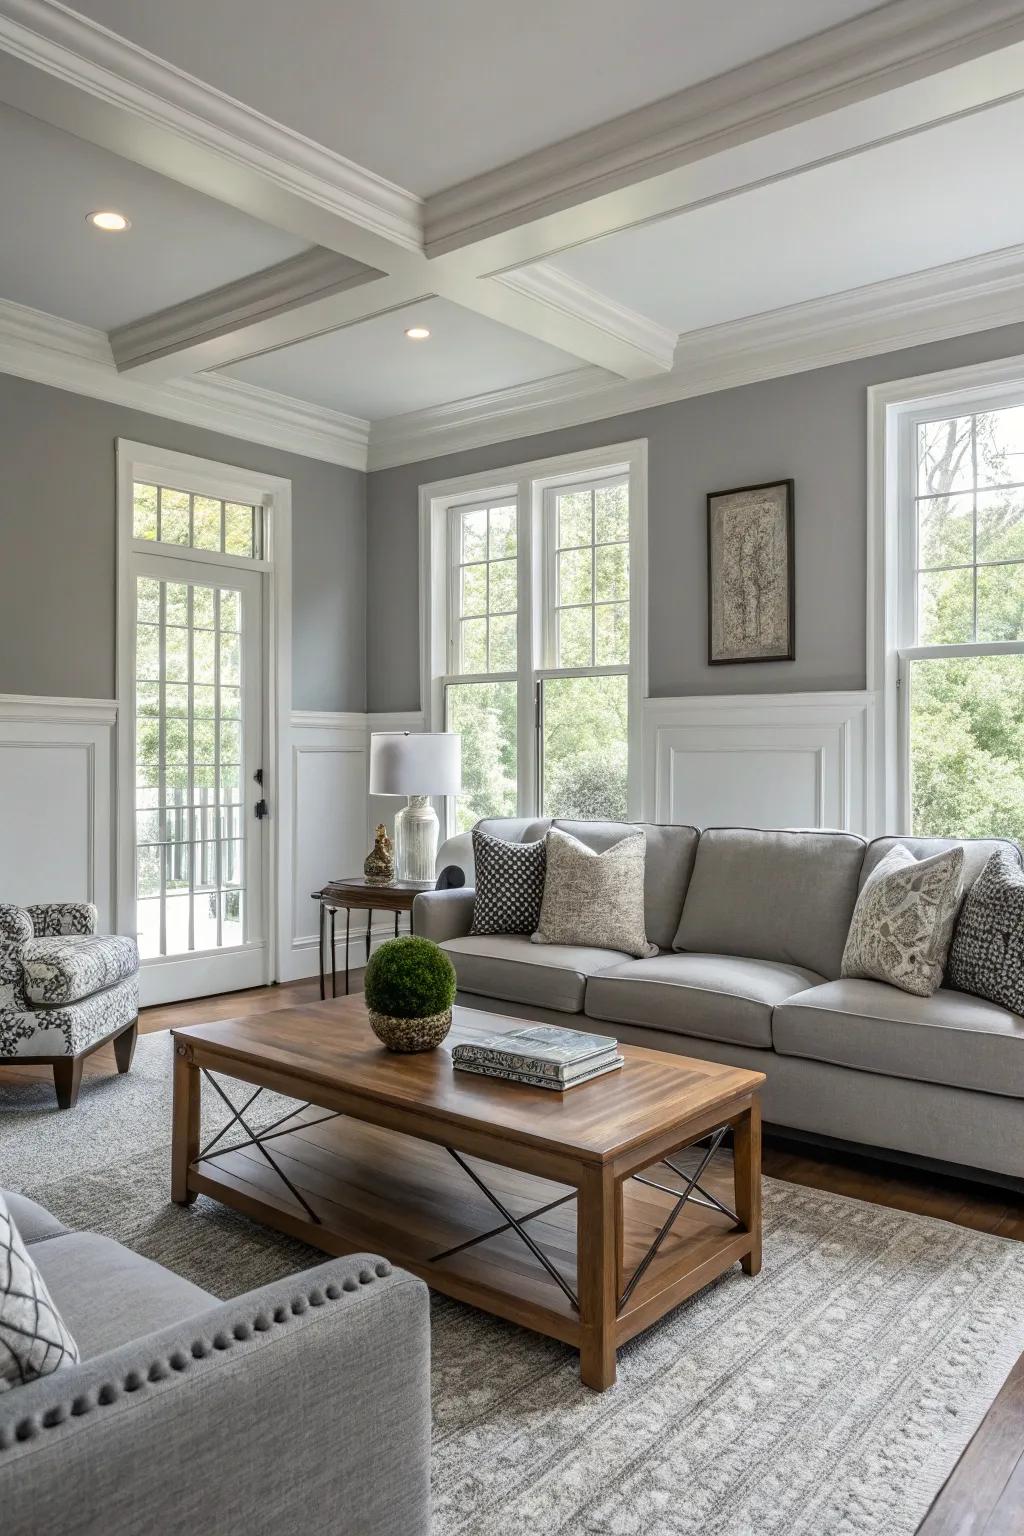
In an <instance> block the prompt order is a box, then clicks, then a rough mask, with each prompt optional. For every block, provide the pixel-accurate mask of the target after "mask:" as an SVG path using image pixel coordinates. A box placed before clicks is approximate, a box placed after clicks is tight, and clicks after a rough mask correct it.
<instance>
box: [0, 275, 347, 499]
mask: <svg viewBox="0 0 1024 1536" xmlns="http://www.w3.org/2000/svg"><path fill="white" fill-rule="evenodd" d="M0 373H10V374H14V375H16V376H17V377H18V378H23V379H32V380H34V381H35V382H36V383H38V384H49V385H52V386H53V387H54V388H56V389H67V390H71V391H72V393H74V394H78V395H88V396H90V397H92V398H93V399H96V400H107V401H109V402H111V403H112V404H115V405H124V406H128V407H129V408H130V409H132V410H136V411H147V412H148V413H149V414H151V415H153V416H163V417H166V418H167V419H169V420H171V421H184V422H188V423H189V424H190V425H192V426H196V427H205V428H207V429H208V430H209V431H211V432H223V433H225V434H226V435H227V436H229V437H237V438H241V439H242V440H243V441H245V442H252V443H263V444H265V445H266V446H268V447H271V448H281V449H284V450H285V451H286V452H288V453H296V454H300V455H302V456H304V457H306V458H311V459H323V460H325V461H326V462H327V463H329V464H343V465H345V466H347V467H348V468H350V469H361V470H365V468H366V456H367V443H368V440H369V430H370V426H369V422H366V421H363V420H362V419H361V418H360V417H358V416H347V415H345V414H344V413H343V412H341V411H331V410H327V409H325V408H324V407H322V406H317V405H311V404H309V403H308V402H307V401H305V400H296V399H293V398H292V397H291V396H289V395H279V394H276V393H275V392H274V391H272V390H269V389H259V388H257V387H256V386H255V385H253V384H243V383H242V382H241V381H240V380H237V379H227V378H222V377H218V376H215V375H212V374H197V375H196V376H195V377H194V378H190V379H182V380H178V381H176V382H174V383H167V384H151V383H148V382H147V381H146V380H144V379H137V378H133V377H132V375H131V374H125V373H118V371H117V368H116V367H115V366H114V359H113V354H112V353H111V350H110V344H109V342H108V341H107V338H106V336H105V335H104V333H103V332H102V331H96V330H93V329H92V328H91V327H89V326H85V325H76V324H75V323H74V322H73V321H70V320H61V319H58V318H57V316H55V315H47V314H44V313H43V312H42V311H41V310H38V309H28V308H26V307H25V306H24V305H22V304H13V303H11V302H10V301H9V300H7V299H0Z"/></svg>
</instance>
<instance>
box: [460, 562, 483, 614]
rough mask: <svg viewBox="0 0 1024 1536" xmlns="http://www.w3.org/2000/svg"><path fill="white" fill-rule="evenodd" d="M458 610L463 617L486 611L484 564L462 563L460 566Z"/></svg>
mask: <svg viewBox="0 0 1024 1536" xmlns="http://www.w3.org/2000/svg"><path fill="white" fill-rule="evenodd" d="M460 612H461V614H462V616H463V618H468V617H470V616H471V615H473V614H478V613H486V612H487V567H486V565H464V566H463V567H462V607H461V609H460Z"/></svg>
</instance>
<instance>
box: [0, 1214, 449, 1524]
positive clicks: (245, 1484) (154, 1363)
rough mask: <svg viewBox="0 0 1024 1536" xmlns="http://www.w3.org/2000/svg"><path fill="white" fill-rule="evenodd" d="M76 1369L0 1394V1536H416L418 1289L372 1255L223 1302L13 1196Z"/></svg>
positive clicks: (425, 1427) (420, 1408)
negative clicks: (73, 1345) (70, 1342)
mask: <svg viewBox="0 0 1024 1536" xmlns="http://www.w3.org/2000/svg"><path fill="white" fill-rule="evenodd" d="M6 1199H7V1201H8V1204H9V1207H10V1211H11V1215H12V1216H13V1217H14V1221H15V1224H16V1225H17V1227H18V1230H19V1231H20V1233H21V1235H22V1237H23V1238H24V1239H25V1242H26V1244H27V1246H28V1251H29V1252H30V1253H31V1255H32V1257H33V1258H34V1260H35V1262H36V1264H37V1266H38V1268H39V1270H40V1272H41V1274H42V1276H43V1279H44V1280H45V1281H46V1284H47V1286H48V1288H49V1290H50V1293H51V1295H52V1297H53V1300H54V1302H55V1303H56V1305H57V1307H58V1309H59V1311H60V1312H61V1314H62V1315H63V1317H64V1320H65V1322H66V1323H67V1325H68V1327H69V1328H70V1330H71V1333H72V1334H73V1336H74V1338H75V1340H76V1342H77V1344H78V1346H79V1349H80V1351H81V1354H82V1361H81V1363H80V1364H79V1365H75V1366H70V1367H66V1368H64V1369H62V1370H58V1371H55V1372H54V1373H53V1374H52V1375H50V1376H45V1377H42V1378H41V1379H40V1380H38V1381H35V1382H32V1383H30V1384H29V1385H27V1386H19V1387H13V1388H12V1389H11V1390H9V1391H7V1392H3V1393H0V1530H2V1531H3V1536H38V1533H40V1532H52V1533H53V1536H100V1533H103V1536H177V1533H179V1532H180V1533H181V1536H320V1533H323V1536H327V1533H328V1532H329V1533H330V1536H397V1533H399V1532H400V1533H401V1536H427V1532H428V1529H429V1525H430V1491H429V1461H430V1331H429V1315H428V1295H427V1287H426V1286H425V1285H424V1284H423V1282H422V1281H420V1280H416V1279H414V1278H413V1277H412V1276H411V1275H408V1274H406V1273H405V1272H404V1271H402V1270H398V1269H392V1268H391V1266H390V1265H389V1264H386V1263H385V1262H384V1261H383V1260H382V1259H379V1258H377V1257H376V1256H374V1255H369V1254H352V1255H349V1256H347V1257H345V1258H340V1259H332V1260H330V1261H329V1262H328V1263H326V1264H321V1265H318V1266H317V1267H316V1268H315V1269H310V1270H307V1271H306V1272H305V1273H304V1274H301V1275H294V1276H292V1277H291V1278H289V1279H286V1280H278V1281H275V1282H274V1283H273V1284H271V1285H266V1286H263V1287H262V1288H261V1289H260V1290H256V1291H250V1292H249V1293H248V1294H247V1295H245V1296H239V1297H237V1298H236V1299H235V1300H233V1301H225V1302H219V1301H217V1300H216V1298H215V1297H213V1296H210V1295H209V1294H208V1293H207V1292H206V1291H203V1290H200V1289H199V1287H198V1286H195V1285H192V1284H190V1282H189V1281H187V1280H183V1279H181V1278H180V1277H179V1276H177V1275H174V1274H171V1273H170V1271H168V1270H166V1269H163V1268H162V1267H161V1266H160V1265H159V1264H154V1263H153V1262H152V1261H151V1260H149V1259H145V1258H142V1257H140V1256H139V1255H138V1254H135V1253H131V1252H129V1250H128V1249H126V1248H123V1247H121V1245H120V1244H119V1243H115V1242H112V1241H111V1240H110V1239H109V1238H105V1237H98V1236H96V1235H95V1234H93V1233H87V1232H69V1231H68V1230H67V1229H66V1228H65V1227H62V1226H61V1224H60V1223H59V1222H58V1221H56V1220H55V1218H54V1217H53V1216H51V1215H50V1214H49V1213H48V1212H47V1211H45V1210H43V1208H42V1207H41V1206H39V1205H36V1204H34V1203H33V1202H32V1201H31V1200H26V1199H24V1198H22V1197H20V1196H18V1195H13V1194H9V1195H7V1196H6Z"/></svg>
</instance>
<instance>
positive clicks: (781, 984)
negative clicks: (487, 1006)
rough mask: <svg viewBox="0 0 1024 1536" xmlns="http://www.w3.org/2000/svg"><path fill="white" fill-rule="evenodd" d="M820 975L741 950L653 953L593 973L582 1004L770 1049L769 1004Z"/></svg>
mask: <svg viewBox="0 0 1024 1536" xmlns="http://www.w3.org/2000/svg"><path fill="white" fill-rule="evenodd" d="M821 979H822V978H821V977H820V976H819V975H817V974H816V973H815V972H814V971H808V970H803V969H801V968H800V967H799V966H793V965H781V964H779V963H778V962H777V961H772V960H750V959H747V958H745V957H743V956H739V955H690V954H686V955H657V956H655V958H654V959H652V960H633V961H630V962H629V963H628V964H626V965H617V966H614V967H613V968H611V969H609V970H606V971H601V972H600V973H599V974H598V975H596V976H591V977H590V979H589V981H588V982H587V992H586V1002H585V1005H584V1008H585V1012H586V1013H587V1015H588V1017H589V1018H592V1019H606V1020H608V1022H610V1023H615V1024H638V1025H643V1026H645V1027H646V1028H648V1029H662V1030H665V1031H666V1033H668V1034H676V1035H697V1036H699V1037H701V1038H702V1039H706V1040H728V1041H732V1042H733V1043H735V1044H737V1045H754V1046H758V1047H761V1048H763V1049H768V1048H770V1046H771V1043H772V1009H773V1007H774V1006H775V1005H776V1004H777V1003H779V1002H781V1001H782V1000H783V999H784V998H787V997H791V996H792V994H793V993H794V992H799V991H800V990H801V989H802V988H806V987H817V986H818V985H819V983H820V982H821Z"/></svg>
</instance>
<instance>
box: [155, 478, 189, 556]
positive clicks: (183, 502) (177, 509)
mask: <svg viewBox="0 0 1024 1536" xmlns="http://www.w3.org/2000/svg"><path fill="white" fill-rule="evenodd" d="M188 501H189V498H188V495H187V493H186V492H185V491H166V490H162V491H161V492H160V542H161V544H187V543H188V539H189V528H188Z"/></svg>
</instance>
